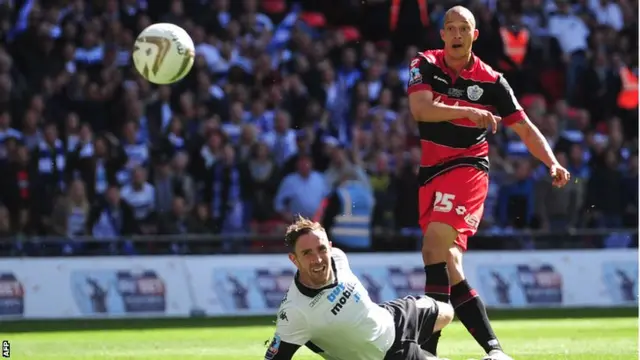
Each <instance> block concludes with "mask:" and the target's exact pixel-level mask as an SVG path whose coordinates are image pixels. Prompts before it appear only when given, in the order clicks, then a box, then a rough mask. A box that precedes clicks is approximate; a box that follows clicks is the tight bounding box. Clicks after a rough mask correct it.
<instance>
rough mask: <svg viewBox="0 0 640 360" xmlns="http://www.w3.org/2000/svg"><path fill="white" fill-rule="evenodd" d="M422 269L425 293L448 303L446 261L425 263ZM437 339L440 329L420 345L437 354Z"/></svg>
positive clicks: (448, 290) (438, 338)
mask: <svg viewBox="0 0 640 360" xmlns="http://www.w3.org/2000/svg"><path fill="white" fill-rule="evenodd" d="M424 271H425V273H426V274H427V281H426V282H425V286H424V293H425V295H427V296H429V297H432V298H433V299H435V300H437V301H441V302H445V303H448V302H449V292H450V289H449V272H448V271H447V263H446V262H442V263H438V264H432V265H427V266H425V267H424ZM438 340H440V331H437V332H434V333H433V335H431V337H430V338H429V339H428V340H427V341H426V342H425V343H424V344H420V347H421V348H422V349H423V350H426V351H428V352H430V353H431V354H433V355H437V350H438Z"/></svg>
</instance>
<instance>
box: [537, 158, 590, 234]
mask: <svg viewBox="0 0 640 360" xmlns="http://www.w3.org/2000/svg"><path fill="white" fill-rule="evenodd" d="M556 157H557V159H558V161H559V162H560V165H562V166H568V164H567V156H566V154H565V153H557V154H556ZM578 179H579V178H578ZM535 190H536V191H535V204H536V205H537V209H536V215H537V217H538V220H539V221H540V228H542V229H544V230H551V231H555V232H562V231H565V230H567V229H573V228H576V226H577V225H578V221H579V219H578V216H579V214H580V212H579V211H580V209H582V205H583V199H584V191H583V190H584V186H583V182H582V181H579V180H576V179H574V180H573V181H572V182H570V183H569V184H567V189H566V190H564V191H561V190H560V189H558V188H556V187H554V186H553V184H552V183H551V179H550V178H548V177H546V176H544V177H541V178H539V179H538V180H537V182H536V188H535Z"/></svg>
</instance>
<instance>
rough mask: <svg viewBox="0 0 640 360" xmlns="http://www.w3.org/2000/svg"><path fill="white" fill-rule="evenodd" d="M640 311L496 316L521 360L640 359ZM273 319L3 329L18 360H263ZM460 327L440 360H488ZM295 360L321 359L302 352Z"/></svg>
mask: <svg viewBox="0 0 640 360" xmlns="http://www.w3.org/2000/svg"><path fill="white" fill-rule="evenodd" d="M637 315H638V311H637V309H615V310H614V309H610V310H607V309H598V310H595V309H591V310H589V309H577V310H566V309H565V310H544V311H499V312H498V311H493V312H492V313H491V317H492V318H493V324H494V328H495V330H496V332H497V333H498V335H499V337H500V339H501V341H502V343H503V346H504V347H505V350H506V351H507V353H509V354H510V355H511V356H512V357H514V359H515V360H518V359H529V360H534V359H535V360H560V359H567V360H583V359H584V360H595V359H597V360H626V359H629V360H631V359H638V326H637V325H638V318H637ZM273 331H274V326H273V319H272V318H264V317H263V318H238V319H230V318H225V319H207V318H200V319H154V320H149V319H148V320H83V321H80V320H74V321H24V322H7V321H5V322H0V340H8V341H9V343H10V345H11V359H16V360H22V359H33V360H48V359H66V360H107V359H148V360H152V359H153V360H161V359H172V360H174V359H179V360H181V359H221V360H222V359H224V360H249V359H251V360H253V359H263V355H264V353H265V350H266V344H265V342H266V341H267V340H268V339H269V338H270V337H271V335H272V334H273ZM481 352H482V351H481V349H480V347H479V346H478V345H477V344H476V343H475V342H474V340H473V339H472V338H471V336H470V335H469V334H468V333H467V332H466V330H465V329H464V328H463V327H462V325H461V324H460V323H459V322H454V323H453V324H451V325H450V327H448V328H447V329H446V330H445V331H444V332H443V336H442V338H441V341H440V355H441V356H445V357H448V358H450V359H451V360H466V359H479V358H481V357H482V356H481V355H482V354H481ZM295 359H300V360H312V359H320V358H319V357H316V356H315V355H314V354H313V353H311V352H310V351H308V350H306V349H302V351H299V352H298V354H297V355H296V357H295Z"/></svg>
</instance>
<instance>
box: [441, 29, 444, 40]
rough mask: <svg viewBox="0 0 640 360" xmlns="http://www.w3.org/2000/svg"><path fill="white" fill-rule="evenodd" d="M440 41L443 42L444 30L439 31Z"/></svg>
mask: <svg viewBox="0 0 640 360" xmlns="http://www.w3.org/2000/svg"><path fill="white" fill-rule="evenodd" d="M440 39H441V40H442V41H444V30H442V29H440Z"/></svg>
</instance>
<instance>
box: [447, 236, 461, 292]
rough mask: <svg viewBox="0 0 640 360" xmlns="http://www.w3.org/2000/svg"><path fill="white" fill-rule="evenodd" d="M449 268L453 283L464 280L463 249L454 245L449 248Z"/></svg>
mask: <svg viewBox="0 0 640 360" xmlns="http://www.w3.org/2000/svg"><path fill="white" fill-rule="evenodd" d="M447 270H448V271H449V279H450V282H451V284H457V283H459V282H460V281H462V280H464V271H463V269H462V251H461V250H460V248H458V247H457V246H455V245H453V246H451V247H450V248H449V251H448V255H447Z"/></svg>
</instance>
